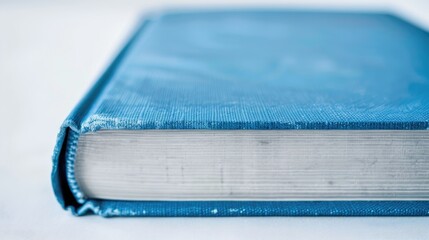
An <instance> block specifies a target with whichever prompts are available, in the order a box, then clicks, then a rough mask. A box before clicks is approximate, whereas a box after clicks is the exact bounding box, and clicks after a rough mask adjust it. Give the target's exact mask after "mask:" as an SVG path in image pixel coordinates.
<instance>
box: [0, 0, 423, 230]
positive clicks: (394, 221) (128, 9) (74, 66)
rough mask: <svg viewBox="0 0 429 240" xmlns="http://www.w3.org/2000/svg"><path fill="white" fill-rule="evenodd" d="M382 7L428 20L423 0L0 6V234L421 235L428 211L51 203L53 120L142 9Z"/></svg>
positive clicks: (64, 112) (94, 74) (26, 3)
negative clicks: (82, 210) (119, 211)
mask: <svg viewBox="0 0 429 240" xmlns="http://www.w3.org/2000/svg"><path fill="white" fill-rule="evenodd" d="M224 6H234V7H243V6H268V7H271V8H273V7H280V6H286V7H293V8H302V7H307V8H308V7H310V8H313V9H314V8H320V7H322V8H335V9H338V8H340V9H390V10H392V11H396V12H399V13H400V14H401V15H403V16H406V17H407V18H409V19H410V20H412V21H413V22H415V23H418V24H419V25H421V26H423V27H427V28H428V26H429V14H428V13H429V1H403V2H401V1H378V2H375V3H374V1H367V0H366V1H347V2H343V1H329V2H323V3H321V1H304V2H303V1H295V2H293V1H287V2H279V1H277V2H270V1H263V2H262V3H260V2H255V1H250V2H249V1H232V0H231V1H223V2H221V3H219V1H216V2H204V3H196V1H182V2H181V3H178V2H174V3H171V2H165V1H157V2H144V1H118V2H113V1H107V2H106V1H100V2H95V1H90V2H88V1H78V2H77V3H76V2H73V3H72V2H70V3H64V2H63V3H58V2H50V1H41V2H32V1H24V2H22V1H10V2H0V126H1V129H0V239H88V238H90V237H91V238H92V237H95V238H94V239H97V238H99V239H135V238H140V239H167V238H174V239H240V238H242V239H429V217H402V218H391V217H382V218H379V217H347V218H344V217H343V218H334V217H317V218H308V217H265V218H255V217H254V218H113V219H103V218H101V217H98V216H86V217H73V216H72V215H71V214H70V213H69V212H66V211H64V210H62V209H61V208H60V206H59V204H58V203H57V202H56V200H55V197H54V195H53V192H52V189H51V183H50V171H51V154H52V150H53V147H54V144H55V140H56V134H57V131H58V129H59V126H60V124H61V123H62V121H63V120H64V119H65V117H66V116H67V114H68V113H69V112H70V110H71V109H72V107H73V106H74V105H75V104H76V103H77V101H78V100H79V99H80V98H81V97H82V96H83V95H84V93H85V91H86V90H87V89H88V88H89V87H90V86H91V84H92V83H93V81H94V80H95V79H96V78H97V77H98V75H99V74H100V73H101V72H102V70H103V68H104V67H105V65H106V64H108V62H109V61H110V59H111V58H112V57H113V56H114V54H115V52H116V51H117V50H118V48H119V47H120V46H121V44H122V42H123V40H125V39H126V36H127V34H128V33H129V32H130V30H131V29H132V27H133V24H134V23H135V21H136V19H137V17H138V16H139V15H140V14H141V13H142V12H143V13H144V12H147V11H154V10H158V9H163V8H166V7H168V8H175V7H181V8H183V7H206V8H208V7H224Z"/></svg>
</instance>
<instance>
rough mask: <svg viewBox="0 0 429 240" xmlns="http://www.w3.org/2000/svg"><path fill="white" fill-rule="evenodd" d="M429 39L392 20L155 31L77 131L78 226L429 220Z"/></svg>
mask: <svg viewBox="0 0 429 240" xmlns="http://www.w3.org/2000/svg"><path fill="white" fill-rule="evenodd" d="M428 127H429V34H428V32H426V31H425V30H422V29H420V28H419V27H417V26H414V25H412V24H410V23H408V22H406V21H404V20H403V19H401V18H399V17H396V16H394V15H391V14H388V13H375V12H372V13H359V12H329V11H322V12H318V11H291V10H245V11H238V10H230V11H199V12H197V11H195V12H192V11H190V12H183V11H182V12H180V11H177V12H166V13H160V14H153V15H151V16H148V17H146V18H144V19H143V20H142V21H141V23H140V24H139V25H138V27H137V28H136V30H135V33H134V34H133V36H131V38H130V39H129V41H128V42H127V43H126V45H125V46H124V47H123V49H122V50H121V52H120V53H119V55H118V56H117V57H116V58H115V60H114V61H113V62H112V63H111V65H110V66H109V67H108V68H107V70H106V71H105V73H104V74H103V75H102V76H101V77H100V79H99V80H98V81H97V82H96V83H95V85H94V86H93V87H92V89H90V91H89V92H88V93H87V94H86V96H85V97H84V98H83V99H82V100H81V101H80V103H78V105H77V106H76V108H75V109H74V110H73V111H72V112H71V114H70V115H69V116H68V117H67V119H66V120H65V122H64V123H63V125H62V126H61V130H60V132H59V134H58V139H57V144H56V146H55V150H54V154H53V170H52V184H53V189H54V192H55V195H56V197H57V199H58V201H59V203H60V204H61V206H62V207H63V208H64V209H69V210H71V212H72V213H73V214H75V215H85V214H90V213H91V214H98V215H101V216H105V217H111V216H423V215H429V134H428V133H429V132H428Z"/></svg>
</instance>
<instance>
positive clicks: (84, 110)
mask: <svg viewBox="0 0 429 240" xmlns="http://www.w3.org/2000/svg"><path fill="white" fill-rule="evenodd" d="M149 24H150V20H148V19H144V20H143V21H141V22H139V24H138V26H139V27H137V29H136V30H135V31H134V32H133V33H132V34H131V36H130V37H129V38H128V41H127V43H126V44H125V46H124V47H123V48H122V50H121V51H120V52H119V53H118V54H117V55H116V57H115V58H114V59H113V61H112V62H111V63H110V65H108V66H109V67H108V68H107V69H106V70H105V71H104V73H103V74H102V75H101V76H100V77H99V79H98V80H97V81H96V82H95V84H94V85H93V86H92V87H91V88H90V90H89V91H88V92H87V93H86V94H85V96H84V97H83V99H82V100H81V101H80V102H79V103H78V104H77V105H76V107H75V108H74V109H73V110H72V112H71V113H70V114H69V116H68V117H67V118H66V120H65V121H64V123H63V124H62V125H61V127H60V131H59V133H58V135H57V141H56V145H55V147H54V151H53V155H52V161H53V166H52V172H51V183H52V187H53V191H54V194H55V196H56V198H57V201H58V202H59V203H60V205H61V206H62V207H63V208H64V209H69V210H71V212H72V213H73V214H77V213H78V212H79V208H80V207H81V206H82V204H84V202H85V201H86V200H85V198H84V197H83V195H82V193H81V192H80V191H79V189H78V187H77V183H76V181H74V174H73V172H70V171H69V170H72V169H73V163H74V154H73V152H74V151H75V150H76V147H77V140H78V138H79V135H80V133H81V126H82V123H83V121H84V120H85V118H86V117H87V116H88V114H89V113H90V112H91V110H92V109H93V107H94V103H96V102H97V99H98V98H99V97H100V96H101V95H102V93H103V91H104V89H105V88H106V86H107V85H108V83H109V81H110V79H111V77H112V75H113V74H114V73H115V71H116V69H117V68H118V66H119V65H120V63H121V61H122V59H123V58H124V56H125V55H126V54H127V53H128V50H129V48H130V46H131V45H132V44H133V43H134V41H135V39H136V38H137V36H138V35H140V34H141V33H142V32H143V31H144V29H146V28H147V26H148V25H149ZM94 207H95V206H94Z"/></svg>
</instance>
